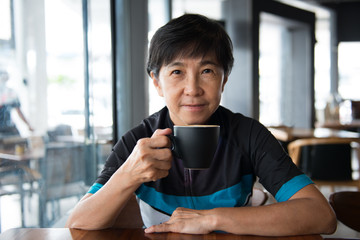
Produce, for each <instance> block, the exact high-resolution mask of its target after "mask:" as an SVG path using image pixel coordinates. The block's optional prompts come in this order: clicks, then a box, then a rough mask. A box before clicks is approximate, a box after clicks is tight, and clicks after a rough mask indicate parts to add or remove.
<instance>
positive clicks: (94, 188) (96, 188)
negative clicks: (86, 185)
mask: <svg viewBox="0 0 360 240" xmlns="http://www.w3.org/2000/svg"><path fill="white" fill-rule="evenodd" d="M102 186H104V185H102V184H100V183H94V184H93V185H92V186H91V187H90V189H89V191H88V193H92V194H94V193H96V192H97V191H99V189H100V188H102Z"/></svg>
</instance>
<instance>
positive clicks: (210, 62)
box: [200, 60, 219, 67]
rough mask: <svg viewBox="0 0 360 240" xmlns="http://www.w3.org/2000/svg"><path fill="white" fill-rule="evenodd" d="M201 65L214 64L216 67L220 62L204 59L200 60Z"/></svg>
mask: <svg viewBox="0 0 360 240" xmlns="http://www.w3.org/2000/svg"><path fill="white" fill-rule="evenodd" d="M200 65H201V66H204V65H214V66H215V67H217V66H219V64H218V63H217V62H214V61H211V60H204V61H201V62H200Z"/></svg>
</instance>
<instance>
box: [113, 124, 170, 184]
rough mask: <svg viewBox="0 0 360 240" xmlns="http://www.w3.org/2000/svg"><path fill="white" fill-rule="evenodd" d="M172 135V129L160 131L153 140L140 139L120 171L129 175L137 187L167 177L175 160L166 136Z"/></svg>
mask: <svg viewBox="0 0 360 240" xmlns="http://www.w3.org/2000/svg"><path fill="white" fill-rule="evenodd" d="M171 133H172V130H171V129H170V128H166V129H158V130H156V131H155V132H154V134H153V135H152V136H151V138H142V139H140V140H139V141H138V142H137V144H136V146H135V148H134V149H133V151H132V153H131V154H130V156H129V157H128V159H127V160H126V161H125V163H124V164H123V165H122V166H121V168H120V169H119V170H120V171H121V172H122V173H125V174H129V177H130V179H131V182H132V183H133V184H135V185H140V184H142V183H144V182H150V181H156V180H158V179H161V178H164V177H166V176H167V175H168V174H169V170H170V168H171V161H172V158H173V157H172V153H171V149H170V148H171V141H170V139H169V137H167V136H166V135H169V134H171Z"/></svg>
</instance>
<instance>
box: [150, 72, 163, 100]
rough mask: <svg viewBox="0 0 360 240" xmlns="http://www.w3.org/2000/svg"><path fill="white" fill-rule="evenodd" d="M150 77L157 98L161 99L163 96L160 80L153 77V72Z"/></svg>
mask: <svg viewBox="0 0 360 240" xmlns="http://www.w3.org/2000/svg"><path fill="white" fill-rule="evenodd" d="M150 77H151V79H152V81H153V84H154V86H155V88H156V91H157V92H158V94H159V96H160V97H163V96H164V94H163V91H162V87H161V82H160V80H159V79H158V78H157V77H156V76H155V74H154V72H152V71H151V72H150Z"/></svg>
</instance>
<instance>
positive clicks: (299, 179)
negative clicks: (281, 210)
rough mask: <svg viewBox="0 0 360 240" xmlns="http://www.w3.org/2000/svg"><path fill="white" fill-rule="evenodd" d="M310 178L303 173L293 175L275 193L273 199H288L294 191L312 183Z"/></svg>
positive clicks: (281, 200) (280, 200) (279, 200)
mask: <svg viewBox="0 0 360 240" xmlns="http://www.w3.org/2000/svg"><path fill="white" fill-rule="evenodd" d="M312 183H313V182H312V181H311V179H310V178H309V177H308V176H306V175H305V174H301V175H298V176H296V177H293V178H292V179H290V180H289V181H288V182H286V183H285V184H284V185H282V187H281V188H280V189H279V191H278V192H277V193H276V195H275V199H276V200H277V201H278V202H284V201H287V200H289V198H291V197H292V196H293V195H294V194H295V193H296V192H298V191H299V190H300V189H302V188H303V187H305V186H307V185H309V184H312Z"/></svg>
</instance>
